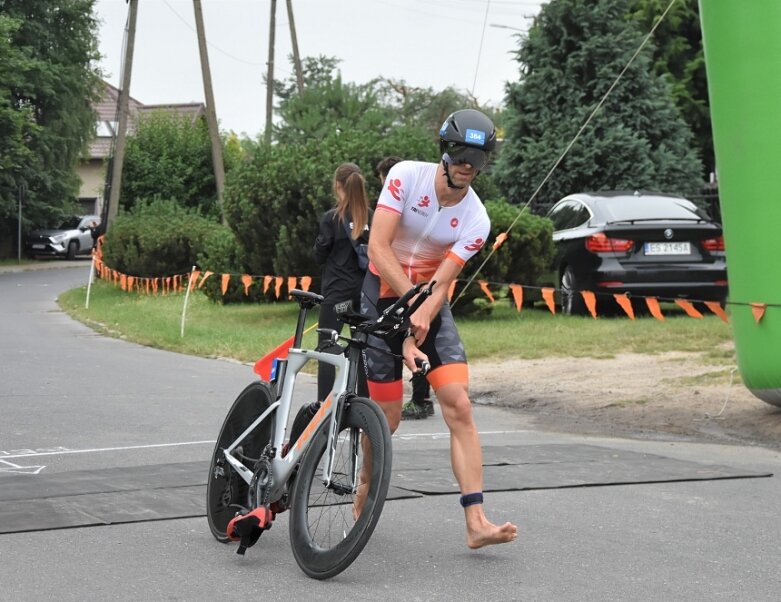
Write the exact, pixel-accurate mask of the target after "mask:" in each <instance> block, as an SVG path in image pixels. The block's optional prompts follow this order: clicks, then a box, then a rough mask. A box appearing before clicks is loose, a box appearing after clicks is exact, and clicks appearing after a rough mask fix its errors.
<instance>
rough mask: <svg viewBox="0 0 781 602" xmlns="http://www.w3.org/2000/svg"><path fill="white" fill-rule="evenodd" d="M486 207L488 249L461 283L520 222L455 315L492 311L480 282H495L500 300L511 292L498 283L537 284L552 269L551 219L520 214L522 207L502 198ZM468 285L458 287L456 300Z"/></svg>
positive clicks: (468, 267) (474, 260)
mask: <svg viewBox="0 0 781 602" xmlns="http://www.w3.org/2000/svg"><path fill="white" fill-rule="evenodd" d="M485 208H486V210H487V211H488V216H489V217H490V218H491V235H490V237H489V238H488V242H487V243H486V244H485V246H484V247H483V248H482V249H481V250H480V252H479V253H478V254H477V255H476V256H475V257H473V258H472V259H471V260H470V261H469V263H468V264H467V265H466V267H465V269H464V272H462V276H461V278H462V280H468V279H469V278H471V277H472V276H473V275H474V273H475V271H476V270H478V269H479V268H480V265H481V264H482V263H483V262H484V261H485V260H486V258H487V257H488V256H489V254H490V253H491V249H492V246H493V244H494V242H495V241H496V238H497V236H498V235H499V234H501V233H502V232H507V229H508V228H510V226H511V225H512V224H513V220H515V219H516V218H518V219H517V221H515V224H514V225H512V229H511V230H510V232H509V234H508V236H507V240H505V242H504V243H503V244H502V245H501V246H500V247H499V249H497V251H496V252H495V253H494V254H493V255H492V256H491V258H490V259H489V260H488V262H487V263H486V264H485V265H484V266H483V267H482V269H480V272H479V273H478V274H477V276H475V279H474V282H473V283H472V285H471V286H470V287H469V288H468V289H467V290H466V292H465V293H464V295H463V297H462V298H461V299H459V300H458V302H457V303H456V304H455V305H454V307H453V313H454V314H456V315H461V316H464V315H472V314H487V313H490V312H491V305H490V302H489V301H488V299H487V298H486V296H485V294H484V293H483V292H482V291H481V290H480V286H479V285H478V281H479V280H487V281H488V282H491V283H494V284H493V286H491V293H492V294H493V296H494V298H495V299H497V300H498V299H501V298H504V297H507V296H508V293H509V291H508V289H507V287H506V286H505V287H497V286H496V283H508V284H525V285H535V284H537V283H538V282H539V281H540V278H541V277H542V276H543V275H544V274H545V272H546V271H547V270H548V269H549V266H550V264H551V262H552V260H553V254H554V247H553V224H552V223H551V221H550V220H549V219H547V218H544V217H539V216H536V215H533V214H531V213H529V210H528V209H524V210H522V211H521V208H520V207H518V206H517V205H511V204H510V203H508V202H507V201H505V200H503V199H500V200H498V201H486V202H485ZM519 212H520V216H519ZM465 284H466V283H465V282H460V283H459V285H458V286H457V287H456V291H455V293H454V295H453V299H454V300H455V299H456V297H457V296H458V295H459V294H460V291H461V289H462V288H463V286H464V285H465Z"/></svg>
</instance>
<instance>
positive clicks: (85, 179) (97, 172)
mask: <svg viewBox="0 0 781 602" xmlns="http://www.w3.org/2000/svg"><path fill="white" fill-rule="evenodd" d="M76 173H77V174H78V176H79V178H81V187H80V188H79V199H80V200H81V202H82V205H84V209H85V210H89V212H90V213H93V212H94V213H96V214H97V215H100V210H101V209H102V205H103V187H104V185H105V180H106V164H105V163H104V161H103V160H101V159H91V160H90V161H84V162H82V163H80V164H79V167H78V169H77V170H76ZM86 199H95V201H94V207H87V206H86V204H85V202H86Z"/></svg>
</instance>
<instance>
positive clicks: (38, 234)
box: [24, 215, 100, 259]
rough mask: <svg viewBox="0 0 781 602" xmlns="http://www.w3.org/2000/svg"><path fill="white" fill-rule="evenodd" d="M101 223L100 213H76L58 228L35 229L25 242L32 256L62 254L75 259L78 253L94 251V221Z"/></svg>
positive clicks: (83, 253) (26, 249)
mask: <svg viewBox="0 0 781 602" xmlns="http://www.w3.org/2000/svg"><path fill="white" fill-rule="evenodd" d="M93 222H94V223H97V224H98V225H100V216H98V215H74V216H72V217H68V218H66V219H65V220H64V221H63V222H62V224H60V226H59V227H58V228H42V229H38V230H33V231H32V232H30V234H29V235H28V236H27V239H26V240H25V243H24V248H25V251H26V252H27V255H28V256H30V257H35V256H36V255H50V256H51V255H61V256H63V257H67V258H68V259H73V258H74V257H76V255H89V253H90V252H92V244H93V241H92V231H91V230H90V225H91V224H92V223H93Z"/></svg>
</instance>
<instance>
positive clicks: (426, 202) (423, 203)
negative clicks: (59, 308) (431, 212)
mask: <svg viewBox="0 0 781 602" xmlns="http://www.w3.org/2000/svg"><path fill="white" fill-rule="evenodd" d="M430 204H431V199H430V198H428V195H427V194H424V195H423V196H422V197H420V200H419V201H418V207H428V206H429V205H430Z"/></svg>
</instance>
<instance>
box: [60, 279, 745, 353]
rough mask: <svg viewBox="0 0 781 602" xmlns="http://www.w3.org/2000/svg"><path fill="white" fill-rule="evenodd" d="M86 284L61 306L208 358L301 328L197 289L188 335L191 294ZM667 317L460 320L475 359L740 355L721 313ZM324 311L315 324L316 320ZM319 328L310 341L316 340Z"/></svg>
mask: <svg viewBox="0 0 781 602" xmlns="http://www.w3.org/2000/svg"><path fill="white" fill-rule="evenodd" d="M85 299H86V287H81V288H76V289H73V290H70V291H67V292H66V293H64V294H62V295H61V296H60V298H59V304H60V307H61V308H62V309H63V310H64V311H65V312H66V313H68V314H69V315H70V316H72V317H73V318H75V319H77V320H80V321H81V322H84V323H85V324H87V325H89V326H90V327H92V328H94V329H95V330H97V331H99V332H101V333H104V334H107V335H110V336H116V337H121V338H123V339H127V340H130V341H134V342H137V343H140V344H142V345H148V346H150V347H157V348H160V349H167V350H170V351H178V352H181V353H186V354H190V355H198V356H203V357H224V358H232V359H235V360H238V361H242V362H254V361H255V360H257V359H258V358H259V357H261V356H262V355H263V354H265V353H266V352H267V351H268V350H270V349H272V348H273V347H275V346H276V345H278V344H279V343H281V342H282V341H284V340H285V339H286V338H288V337H290V336H291V335H292V334H293V332H294V330H295V321H296V316H297V312H298V306H297V305H296V304H295V303H292V302H281V303H274V304H263V305H227V306H225V305H221V304H218V303H213V302H211V301H209V300H208V299H207V298H206V297H205V296H204V295H203V294H202V293H201V292H200V291H195V292H193V294H192V295H191V296H190V301H189V305H188V308H187V316H186V324H185V333H184V337H182V336H181V335H180V326H181V316H182V307H183V304H184V295H182V294H176V295H168V296H158V297H154V296H146V295H136V294H129V293H125V292H124V291H122V290H120V289H118V288H114V287H113V286H112V285H110V284H108V283H106V282H103V281H98V282H96V283H95V284H94V285H93V287H92V290H91V295H90V306H89V309H85V307H84V305H85ZM663 309H664V311H665V316H666V319H665V320H664V321H663V322H660V321H658V320H655V319H653V318H651V317H642V318H638V319H637V320H629V319H628V318H627V317H616V318H599V319H597V320H594V319H593V318H591V317H585V318H582V317H574V316H563V315H555V316H554V315H552V314H551V313H550V312H549V311H548V310H547V309H528V308H524V309H523V311H521V312H520V313H519V312H517V311H516V310H515V308H514V307H510V306H509V304H504V303H500V304H497V306H496V307H495V308H494V312H493V314H492V315H491V316H487V317H483V318H471V319H461V320H458V319H457V323H458V328H459V332H460V333H461V337H462V339H463V340H464V345H465V346H466V350H467V353H468V356H469V359H470V360H472V361H474V360H479V359H486V358H491V359H494V360H497V359H499V360H501V359H511V358H512V359H536V358H542V357H548V356H559V357H593V358H610V357H614V356H615V355H616V354H619V353H650V354H657V353H663V352H667V351H689V352H702V353H704V354H705V355H706V356H707V355H708V354H711V355H712V356H713V358H714V359H715V358H716V357H718V358H719V359H726V357H725V356H729V355H732V356H733V357H734V351H732V349H731V345H730V343H731V341H732V334H731V330H730V327H729V326H728V325H727V324H724V323H723V322H722V321H721V320H719V319H718V318H717V317H716V316H705V317H704V318H703V319H694V318H690V317H688V316H686V315H685V314H683V313H682V312H680V311H678V310H677V309H676V308H675V306H670V307H665V308H663ZM316 313H317V312H316V311H313V312H311V315H310V317H309V318H308V320H307V325H308V326H309V325H311V324H313V323H314V322H315V321H316V319H317V315H316ZM316 336H317V335H316V334H315V332H314V329H313V330H312V331H311V332H310V334H309V335H307V337H306V338H305V340H304V344H305V345H314V344H315V342H316Z"/></svg>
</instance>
